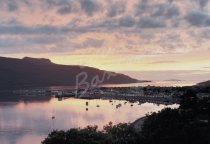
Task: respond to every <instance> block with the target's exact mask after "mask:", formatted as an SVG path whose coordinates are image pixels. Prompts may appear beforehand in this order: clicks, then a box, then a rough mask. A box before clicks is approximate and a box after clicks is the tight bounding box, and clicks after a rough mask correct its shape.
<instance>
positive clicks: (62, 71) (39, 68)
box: [0, 57, 139, 89]
mask: <svg viewBox="0 0 210 144" xmlns="http://www.w3.org/2000/svg"><path fill="white" fill-rule="evenodd" d="M81 72H86V73H87V75H88V77H87V79H86V80H85V81H86V82H89V83H90V82H91V81H92V79H93V78H94V77H95V76H97V75H98V76H99V79H100V80H102V79H103V75H104V74H105V77H104V81H103V84H124V83H135V82H139V81H138V80H136V79H132V78H130V77H128V76H126V75H123V74H119V73H112V74H114V75H115V76H110V78H109V75H107V72H106V71H103V70H99V69H96V68H91V67H80V66H72V65H58V64H54V63H52V62H51V61H50V60H48V59H36V58H29V57H25V58H23V59H15V58H5V57H0V89H6V88H20V87H42V86H75V85H76V76H77V75H78V74H79V73H81ZM83 78H84V77H81V79H83ZM80 81H81V80H80Z"/></svg>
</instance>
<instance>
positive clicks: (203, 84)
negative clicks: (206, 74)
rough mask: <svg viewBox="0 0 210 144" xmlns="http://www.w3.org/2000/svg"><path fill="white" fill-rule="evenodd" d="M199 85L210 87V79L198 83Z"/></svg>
mask: <svg viewBox="0 0 210 144" xmlns="http://www.w3.org/2000/svg"><path fill="white" fill-rule="evenodd" d="M197 85H198V86H205V87H210V80H209V81H205V82H201V83H198V84H197Z"/></svg>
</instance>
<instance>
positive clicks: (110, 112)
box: [0, 98, 177, 144]
mask: <svg viewBox="0 0 210 144" xmlns="http://www.w3.org/2000/svg"><path fill="white" fill-rule="evenodd" d="M138 104H139V103H132V105H133V106H131V104H129V103H127V102H125V101H117V100H115V101H111V102H110V101H108V100H88V101H87V100H81V99H73V98H71V99H66V100H63V101H58V100H57V99H55V98H52V99H47V100H46V99H44V100H39V101H13V102H6V101H1V102H0V142H1V144H28V143H30V144H37V143H40V142H41V140H43V138H44V137H46V136H47V134H48V133H49V132H50V131H52V129H59V130H61V129H62V130H66V129H69V128H72V127H85V126H87V125H98V126H99V128H102V127H103V126H104V125H105V124H107V123H108V122H110V121H112V122H113V123H114V124H116V123H120V122H133V121H135V120H136V119H137V118H140V117H142V116H144V115H145V114H146V113H148V112H153V111H159V110H161V109H162V108H164V107H165V106H164V105H155V104H151V103H144V104H141V105H138ZM116 107H117V108H116ZM172 107H177V105H172ZM53 116H54V117H55V119H54V120H52V117H53Z"/></svg>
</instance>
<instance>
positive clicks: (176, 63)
mask: <svg viewBox="0 0 210 144" xmlns="http://www.w3.org/2000/svg"><path fill="white" fill-rule="evenodd" d="M209 39H210V2H209V0H0V56H4V57H15V58H22V57H25V56H30V57H37V58H40V57H43V58H49V59H51V61H53V62H55V63H58V64H68V65H69V64H71V65H86V66H91V67H96V68H100V69H103V70H110V71H121V72H126V73H128V72H139V71H145V72H148V71H150V72H151V71H152V72H154V71H158V72H160V71H165V72H169V71H173V72H174V71H176V72H177V71H179V72H180V71H185V72H198V71H199V75H202V74H204V75H206V73H209V74H210V41H209ZM201 73H202V74H201ZM134 77H135V76H134ZM208 77H209V79H210V75H208V76H206V77H205V79H207V78H208Z"/></svg>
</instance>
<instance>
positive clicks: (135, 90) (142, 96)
mask: <svg viewBox="0 0 210 144" xmlns="http://www.w3.org/2000/svg"><path fill="white" fill-rule="evenodd" d="M189 89H193V90H194V91H195V92H196V95H197V97H198V98H199V99H203V98H204V97H209V96H210V90H209V89H208V88H205V87H199V86H190V87H155V86H146V87H112V88H111V87H110V88H107V87H97V88H92V89H88V90H84V89H82V88H81V89H73V88H72V89H65V88H63V89H48V88H37V89H21V90H13V91H12V93H13V94H14V95H17V96H20V97H52V96H53V97H56V98H58V100H59V101H61V100H62V99H65V98H70V97H73V98H80V99H109V100H126V101H130V102H135V101H139V102H151V103H158V104H173V103H179V99H180V97H181V96H182V95H183V94H184V92H185V91H186V90H189Z"/></svg>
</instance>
